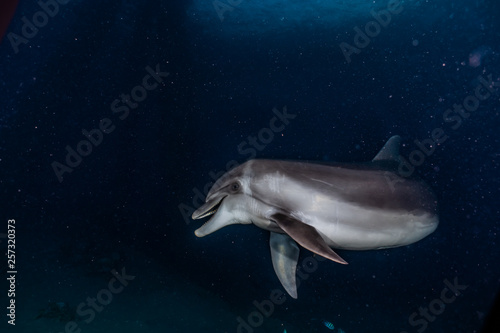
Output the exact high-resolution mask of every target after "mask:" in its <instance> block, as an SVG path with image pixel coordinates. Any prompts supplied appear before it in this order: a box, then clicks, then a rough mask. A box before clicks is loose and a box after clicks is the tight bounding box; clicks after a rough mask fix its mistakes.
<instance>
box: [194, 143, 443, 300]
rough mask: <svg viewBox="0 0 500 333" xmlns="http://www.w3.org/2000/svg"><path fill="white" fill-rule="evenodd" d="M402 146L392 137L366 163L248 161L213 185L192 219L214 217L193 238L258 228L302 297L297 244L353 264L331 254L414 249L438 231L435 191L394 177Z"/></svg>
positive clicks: (290, 288) (279, 269)
mask: <svg viewBox="0 0 500 333" xmlns="http://www.w3.org/2000/svg"><path fill="white" fill-rule="evenodd" d="M399 145H400V138H399V136H393V137H392V138H390V139H389V140H388V141H387V143H386V145H385V146H384V147H383V148H382V149H381V150H380V152H379V153H378V154H377V156H375V158H374V159H373V161H371V162H368V163H364V164H329V165H325V164H315V163H305V162H292V161H279V160H250V161H248V162H246V163H244V164H242V165H240V166H238V167H236V168H234V169H232V170H231V171H229V172H227V173H226V174H224V175H223V176H222V177H221V178H219V179H218V180H217V181H216V182H215V184H214V185H213V186H212V188H211V190H210V191H209V193H208V195H207V198H206V203H205V204H204V205H203V206H202V207H200V208H199V209H197V210H196V211H195V212H194V213H193V215H192V218H193V219H200V218H203V217H206V216H209V215H213V216H212V217H211V218H210V220H209V221H208V222H206V223H205V224H204V225H203V226H202V227H200V228H199V229H197V230H196V231H195V234H196V236H198V237H203V236H206V235H208V234H210V233H212V232H214V231H216V230H218V229H220V228H222V227H224V226H226V225H230V224H252V223H253V224H255V225H256V226H258V227H260V228H262V229H266V230H269V231H270V232H271V237H270V248H271V257H272V262H273V267H274V270H275V272H276V274H277V276H278V278H279V280H280V281H281V283H282V285H283V287H284V288H285V290H286V291H287V292H288V293H289V294H290V295H291V296H292V297H294V298H297V286H296V278H295V274H296V267H297V261H298V258H299V247H298V245H297V243H298V244H299V245H301V246H302V247H304V248H306V249H308V250H310V251H312V252H314V253H316V254H318V255H321V256H323V257H325V258H328V259H330V260H332V261H335V262H338V263H341V264H347V262H346V261H345V260H344V259H342V258H341V257H340V256H339V255H338V254H337V253H336V252H334V251H333V249H345V250H375V249H383V248H391V247H397V246H403V245H408V244H411V243H414V242H417V241H419V240H421V239H422V238H424V237H426V236H427V235H429V234H431V233H432V232H433V231H434V230H435V229H436V228H437V225H438V215H437V202H436V199H435V196H434V194H433V192H432V191H431V189H430V188H429V187H428V186H427V185H426V184H425V183H424V182H422V181H421V180H419V179H417V178H402V177H400V176H399V175H398V174H397V172H396V169H397V165H398V164H399V158H400V157H399ZM332 248H333V249H332Z"/></svg>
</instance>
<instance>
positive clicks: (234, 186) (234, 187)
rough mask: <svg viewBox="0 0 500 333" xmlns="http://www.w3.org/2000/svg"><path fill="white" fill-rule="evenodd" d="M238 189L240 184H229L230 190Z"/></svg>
mask: <svg viewBox="0 0 500 333" xmlns="http://www.w3.org/2000/svg"><path fill="white" fill-rule="evenodd" d="M239 189H240V184H238V183H233V184H232V185H231V191H233V192H236V191H238V190H239Z"/></svg>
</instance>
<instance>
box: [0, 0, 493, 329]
mask: <svg viewBox="0 0 500 333" xmlns="http://www.w3.org/2000/svg"><path fill="white" fill-rule="evenodd" d="M61 2H64V1H61ZM42 3H45V2H43V1H42ZM47 3H50V4H51V7H50V6H49V8H48V9H47V8H46V12H47V11H48V12H49V14H51V15H48V14H43V13H44V12H42V14H40V12H41V11H42V10H43V9H42V7H41V6H40V4H38V3H36V2H31V1H22V0H21V1H20V4H19V7H18V9H17V12H16V14H15V16H14V19H13V21H12V23H11V25H10V27H9V29H8V30H7V34H8V35H6V36H5V37H4V39H3V41H2V43H1V44H0V86H1V90H0V97H1V99H0V101H1V102H0V105H1V109H0V110H1V113H0V185H1V186H0V193H1V197H0V200H1V201H0V203H1V205H0V208H1V209H0V214H1V217H0V237H2V238H0V241H1V243H0V246H1V247H2V249H3V250H4V251H5V252H6V254H9V253H7V250H8V249H7V244H8V236H7V234H8V228H9V227H8V224H9V222H8V220H10V219H14V220H15V240H16V244H15V259H16V262H15V270H16V271H17V273H16V274H14V275H15V279H16V283H15V296H12V297H11V296H8V290H9V288H10V284H9V283H7V282H5V283H3V284H2V288H3V290H2V291H1V292H0V295H2V296H1V297H0V300H1V302H2V305H1V308H3V309H4V314H2V317H1V318H3V319H2V323H1V327H2V329H1V330H2V331H4V330H5V331H13V332H14V331H16V332H80V331H79V330H81V331H82V332H110V331H111V332H148V333H149V332H199V331H204V332H238V327H239V332H280V333H281V332H283V331H284V330H286V332H288V333H296V332H330V331H334V332H336V333H341V332H342V331H340V330H339V329H341V330H343V331H344V332H347V333H351V332H397V333H399V332H408V333H413V332H420V333H422V332H424V331H425V332H479V331H480V328H481V326H482V323H483V321H484V316H485V315H486V314H487V313H488V312H489V309H490V307H491V304H492V302H493V300H494V297H495V295H496V293H497V292H498V291H499V284H500V267H499V265H498V262H499V259H500V253H499V250H498V236H499V232H500V225H499V217H500V214H499V208H498V197H499V190H498V189H499V186H500V175H499V171H498V169H499V166H500V143H499V135H498V129H499V125H500V120H499V110H500V105H499V101H500V63H499V61H500V33H499V31H500V30H499V15H500V7H499V5H498V3H497V2H496V1H493V0H490V1H458V2H457V1H455V2H453V3H449V2H448V1H441V0H440V1H433V2H426V1H404V2H401V3H397V2H396V3H395V2H388V1H359V0H357V1H350V2H348V1H314V2H300V1H278V0H272V1H257V2H256V1H246V0H243V1H226V0H221V1H216V2H210V1H201V0H194V1H147V2H139V1H135V2H134V1H78V0H73V1H68V2H67V3H66V4H61V3H56V2H50V1H48V2H47ZM56 7H57V8H56ZM215 7H216V8H215ZM56 9H57V10H56ZM37 13H38V14H37ZM26 22H28V23H26ZM33 22H35V23H37V25H38V26H39V27H38V28H37V27H36V26H35V25H34V23H33ZM477 91H479V93H477ZM476 93H477V94H479V95H480V98H478V97H476V96H478V95H477V94H476ZM284 108H286V110H287V113H288V114H289V115H290V118H289V119H285V120H283V121H282V122H281V123H279V124H278V125H283V126H279V130H278V129H277V130H275V131H269V130H267V131H265V133H263V132H262V131H263V129H266V128H270V126H271V124H270V123H271V120H272V119H273V117H275V113H274V112H273V109H276V110H277V111H278V112H281V113H282V112H283V109H284ZM275 112H276V111H275ZM292 115H293V116H292ZM275 128H277V127H275ZM269 133H272V135H271V134H269ZM259 134H260V137H259ZM396 134H398V135H401V137H402V139H403V147H402V148H401V153H402V156H403V157H404V158H405V159H406V160H407V161H408V163H410V164H409V165H410V166H411V168H412V171H411V173H412V174H414V175H418V176H420V177H421V178H422V179H424V180H425V181H426V182H427V183H428V184H429V185H430V186H431V187H432V189H433V190H434V192H435V193H436V195H437V198H438V200H439V206H440V208H439V209H440V225H439V227H438V229H437V230H436V231H435V232H434V233H433V234H431V235H430V236H428V237H427V238H425V239H423V240H422V241H420V242H417V243H415V244H412V245H409V246H405V247H400V248H395V249H388V250H378V251H360V252H355V251H339V253H340V254H341V255H342V257H343V258H345V259H346V260H347V261H348V262H349V265H347V266H344V265H338V264H336V263H333V262H330V261H321V262H319V263H318V264H317V267H316V266H315V267H309V270H310V273H308V275H307V278H306V279H304V281H302V283H301V285H300V287H299V297H298V299H297V300H294V299H292V298H290V297H289V296H286V298H285V299H281V300H280V304H274V305H273V306H272V307H270V305H269V304H270V303H269V299H270V298H271V297H270V295H271V292H272V291H273V290H274V289H281V288H282V287H281V285H280V283H279V280H278V279H277V277H276V275H275V273H274V271H273V267H272V264H271V257H270V253H269V244H268V238H269V233H268V232H267V231H264V230H261V229H258V228H256V227H255V226H251V225H244V226H243V225H241V226H240V225H235V226H228V227H226V228H224V229H222V230H219V231H218V232H215V233H214V234H212V235H210V236H207V237H204V238H197V237H195V235H194V230H195V229H197V228H198V227H199V226H200V225H201V223H200V222H199V221H192V220H191V219H190V218H189V216H190V214H191V212H192V210H194V209H195V208H197V206H198V205H199V204H200V203H201V202H202V200H203V199H204V196H205V191H206V189H208V187H206V185H207V184H208V183H210V182H212V181H213V180H214V179H213V175H217V174H220V172H223V171H226V170H227V168H228V167H230V166H231V164H235V163H242V162H244V161H246V160H247V159H248V158H251V157H259V158H271V159H293V160H316V161H324V162H331V161H337V162H365V161H369V160H371V159H372V158H373V157H374V156H375V154H376V153H377V152H378V150H379V149H380V148H381V147H382V146H383V144H384V142H385V141H386V140H387V139H388V138H389V137H390V136H392V135H396ZM266 135H267V136H266ZM437 137H439V138H440V139H441V141H440V142H439V143H438V144H436V143H434V144H433V149H432V151H431V149H430V148H428V149H427V151H425V149H423V148H421V147H420V146H419V144H418V142H424V143H425V142H429V141H428V140H431V139H432V140H434V141H439V140H437V139H436V138H437ZM426 140H427V141H426ZM424 146H425V145H424ZM416 151H420V153H415V152H416ZM422 151H423V152H422ZM419 157H420V159H419ZM228 163H229V166H228ZM205 187H206V189H205ZM11 254H12V253H11ZM309 256H311V253H310V252H308V251H306V250H302V251H301V260H299V263H301V262H302V260H304V259H305V258H307V257H309ZM3 258H4V259H2V260H3V261H4V262H5V264H2V267H4V268H2V269H3V271H4V272H2V276H4V277H5V278H7V277H9V276H10V275H12V274H10V273H7V271H8V270H9V268H8V267H7V256H5V257H3ZM112 272H114V273H112ZM118 277H119V278H118ZM4 281H7V280H4ZM450 284H451V285H455V289H456V288H457V285H458V286H459V287H458V289H456V290H455V293H453V292H452V293H450V292H446V291H444V290H445V289H446V288H448V289H446V290H448V291H449V290H450ZM12 299H14V300H15V326H14V325H12V322H11V324H9V323H8V320H12V319H13V318H9V317H8V316H7V314H8V313H9V312H10V310H9V309H6V308H7V307H8V306H9V304H10V303H9V302H11V300H12ZM266 306H267V307H266ZM259 309H260V310H259ZM323 321H327V322H330V323H332V324H333V326H334V329H333V330H330V329H329V328H328V327H326V326H325V325H324V324H323ZM242 322H245V325H243V324H241V323H242ZM244 327H246V328H244Z"/></svg>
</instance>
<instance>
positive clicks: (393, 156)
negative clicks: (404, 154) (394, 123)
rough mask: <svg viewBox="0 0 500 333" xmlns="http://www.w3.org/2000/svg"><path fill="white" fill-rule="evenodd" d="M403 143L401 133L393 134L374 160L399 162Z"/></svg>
mask: <svg viewBox="0 0 500 333" xmlns="http://www.w3.org/2000/svg"><path fill="white" fill-rule="evenodd" d="M400 145H401V137H400V136H399V135H394V136H392V137H391V138H390V139H389V140H387V142H386V143H385V145H384V146H383V147H382V149H380V151H379V152H378V154H377V156H375V158H374V159H373V161H392V162H398V163H399V146H400Z"/></svg>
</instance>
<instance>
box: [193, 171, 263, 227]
mask: <svg viewBox="0 0 500 333" xmlns="http://www.w3.org/2000/svg"><path fill="white" fill-rule="evenodd" d="M246 165H247V163H245V164H242V165H240V166H238V167H236V168H234V169H232V170H230V171H229V172H227V173H225V174H224V175H223V176H222V177H221V178H219V179H218V180H217V181H216V182H215V184H214V185H213V186H212V188H211V189H210V191H209V192H208V195H207V198H206V199H205V204H204V205H203V206H201V207H200V208H198V209H197V210H196V211H195V212H194V213H193V215H192V218H193V220H197V219H201V218H204V217H207V216H210V215H213V216H212V218H210V220H208V221H207V222H206V223H205V224H204V225H203V226H202V227H200V228H199V229H197V230H196V231H195V235H196V236H198V237H203V236H206V235H208V234H211V233H212V232H214V231H217V230H219V229H220V228H222V227H225V226H226V225H230V224H251V223H252V221H251V213H250V212H249V209H248V207H249V205H250V206H251V202H252V201H253V200H254V199H252V197H251V196H250V195H249V194H251V191H250V184H249V183H250V182H249V179H250V177H249V176H248V175H247V174H246V173H247V172H245V169H247V168H246V167H245V166H246Z"/></svg>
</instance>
